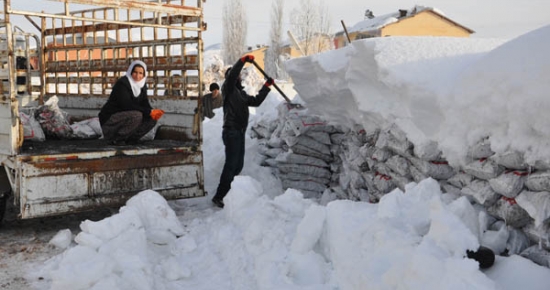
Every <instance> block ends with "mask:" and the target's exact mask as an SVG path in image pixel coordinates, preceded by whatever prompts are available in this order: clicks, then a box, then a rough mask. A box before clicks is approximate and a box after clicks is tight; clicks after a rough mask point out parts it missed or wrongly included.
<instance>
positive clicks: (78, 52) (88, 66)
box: [4, 0, 206, 101]
mask: <svg viewBox="0 0 550 290" xmlns="http://www.w3.org/2000/svg"><path fill="white" fill-rule="evenodd" d="M4 1H6V9H5V10H6V14H7V15H9V14H13V15H23V16H25V17H26V18H27V19H29V20H30V21H31V24H33V25H34V26H35V27H36V26H38V27H39V28H40V30H41V39H42V48H41V49H42V61H41V65H40V67H41V69H43V75H44V83H45V85H44V86H43V91H42V94H41V95H42V96H43V97H45V98H47V97H49V96H52V95H57V96H67V97H70V96H71V95H79V96H102V97H107V96H108V95H109V93H110V89H111V87H112V85H113V83H114V80H116V79H117V78H119V77H121V76H122V75H123V74H124V72H125V71H126V69H127V67H128V65H129V64H130V62H131V61H132V60H134V59H141V60H143V61H144V62H145V63H146V64H147V65H148V73H149V76H148V87H149V88H150V89H151V93H152V95H153V97H164V96H161V95H163V93H164V90H169V89H171V88H172V87H174V86H176V84H181V86H182V95H183V97H185V98H193V99H195V98H196V99H199V98H201V97H202V91H203V84H202V81H201V79H202V74H203V73H202V72H203V69H202V51H203V43H202V36H201V33H202V31H204V30H205V28H206V25H205V23H203V21H202V2H203V1H202V0H197V5H196V6H194V7H192V6H184V5H183V4H184V2H185V1H184V0H162V1H161V0H155V1H151V0H51V1H57V2H63V3H64V12H62V13H46V12H32V11H21V10H14V9H12V8H11V5H10V1H11V0H4ZM70 4H86V5H89V6H99V7H93V8H90V9H85V10H71V7H70ZM31 17H39V19H40V25H37V24H36V23H35V22H33V21H32V19H31ZM83 36H84V37H83ZM79 37H80V39H79ZM191 47H194V49H193V50H194V51H191V49H190V48H191ZM195 51H196V52H195ZM174 74H178V75H179V76H177V77H173V76H172V75H174ZM167 97H171V96H167ZM40 101H43V100H42V99H41V100H40Z"/></svg>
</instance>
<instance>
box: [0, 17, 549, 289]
mask: <svg viewBox="0 0 550 290" xmlns="http://www.w3.org/2000/svg"><path fill="white" fill-rule="evenodd" d="M549 31H550V29H549V27H547V28H545V29H542V30H540V31H537V32H536V33H534V34H532V35H527V36H526V38H525V41H519V42H517V43H515V44H514V43H512V45H508V46H501V47H500V48H497V49H495V48H496V47H499V45H500V44H501V43H502V42H498V41H481V40H479V41H474V40H469V41H468V40H466V41H465V42H464V43H463V42H459V41H457V40H449V39H443V40H442V41H441V42H438V41H437V40H438V39H429V40H428V41H432V42H433V45H432V46H431V47H432V48H433V50H432V51H431V52H430V51H426V50H420V49H419V50H418V51H417V54H411V55H403V54H402V53H401V52H400V51H399V48H400V47H403V46H399V45H396V44H399V42H402V43H405V44H407V45H409V46H410V45H412V46H413V47H415V46H419V47H423V46H422V45H421V44H420V43H419V42H417V40H416V39H409V40H407V39H406V38H402V39H401V38H396V40H395V42H393V46H392V45H390V44H391V43H390V42H391V40H390V39H389V38H387V39H381V40H380V41H379V42H373V41H369V40H366V41H360V42H357V43H356V45H354V46H353V47H350V48H347V49H345V50H339V51H334V52H332V53H331V54H328V55H323V56H316V57H312V58H309V59H298V60H296V61H294V62H293V63H291V65H292V66H294V67H293V68H292V67H290V69H291V70H294V71H295V72H296V71H299V70H301V69H307V71H308V75H303V79H300V78H296V77H294V81H295V83H296V89H297V91H298V92H299V93H300V95H301V97H302V99H304V100H305V101H306V102H307V105H308V107H309V108H310V109H311V110H312V111H313V110H315V111H317V112H320V113H323V112H324V113H326V114H327V115H335V114H338V115H339V116H353V115H354V113H357V114H359V115H361V116H363V117H365V118H366V117H367V116H366V114H365V112H367V111H368V112H374V113H377V114H378V116H376V117H377V118H378V117H380V116H382V117H383V118H384V119H386V120H390V121H395V122H397V123H400V124H402V125H403V127H404V128H405V129H408V130H406V131H407V133H408V134H409V137H410V138H411V139H413V140H420V141H422V139H426V138H428V137H431V138H434V139H437V141H439V142H441V143H442V144H447V147H445V148H444V149H446V153H447V156H448V157H449V158H450V159H453V160H455V161H456V162H457V163H459V162H460V159H461V157H462V156H463V152H464V151H465V147H467V146H468V145H470V143H469V142H473V140H475V139H476V137H478V136H480V134H488V133H491V132H495V133H497V134H496V137H495V138H496V139H495V140H494V143H495V146H497V148H495V149H498V147H507V146H512V147H513V148H515V149H525V148H528V149H529V148H530V149H536V150H535V151H533V150H531V151H528V152H529V154H530V155H529V157H531V158H532V159H541V158H546V157H547V156H548V155H547V154H546V152H547V151H546V150H545V149H544V148H542V145H541V144H546V143H545V142H546V141H545V140H546V136H547V134H540V133H544V132H545V131H544V130H545V129H544V128H548V126H546V125H548V124H547V123H545V122H546V120H547V117H546V111H547V110H546V108H547V107H548V106H547V102H548V101H547V100H545V98H546V96H547V94H545V92H547V91H548V90H546V87H545V86H548V82H542V81H541V80H540V79H534V80H533V78H531V77H530V78H527V76H528V74H527V73H525V74H524V72H525V71H528V72H534V73H535V74H536V76H537V77H543V76H547V75H548V67H550V66H548V60H549V59H550V58H549V57H548V56H546V55H545V54H544V53H541V51H543V50H544V51H547V50H545V49H547V48H548V47H547V46H548V44H547V43H538V42H537V45H533V44H532V43H531V41H535V40H536V39H548V34H549ZM372 45H378V46H379V47H381V48H385V49H382V50H379V53H378V54H377V55H370V56H369V55H364V56H363V57H361V52H362V51H364V52H372V51H373V50H372V49H364V48H366V47H369V46H372ZM386 45H387V46H386ZM437 48H439V49H437ZM392 49H393V50H394V53H393V54H392V53H391V51H392ZM525 49H527V51H526V52H525V51H524V52H523V54H521V55H522V57H519V56H518V55H517V52H521V51H522V50H525ZM539 49H540V51H539ZM423 51H424V52H425V53H426V54H427V53H439V55H438V56H437V57H434V55H433V54H430V55H424V56H423V55H422V52H423ZM346 55H347V56H351V58H350V59H352V60H353V61H349V59H348V57H347V56H346ZM392 55H393V57H391V56H392ZM487 55H489V57H486V56H487ZM411 58H412V59H413V61H404V60H407V59H409V60H411ZM495 58H497V60H500V61H497V60H495ZM520 58H521V59H522V61H519V60H518V59H520ZM533 58H536V59H535V60H533ZM318 59H322V61H317V60H318ZM361 60H363V61H366V62H370V63H364V64H363V65H364V66H365V67H373V65H377V66H376V68H379V67H380V68H382V70H381V71H378V72H376V74H375V75H369V74H368V73H370V72H372V70H369V71H366V72H367V74H365V70H361V69H360V68H361V66H360V64H361V63H360V62H359V61H361ZM434 60H437V61H434ZM476 60H481V61H480V62H476ZM490 60H495V62H491V61H490ZM504 60H506V61H504ZM512 60H517V61H512ZM392 62H393V64H394V65H388V66H380V64H381V63H385V64H391V63H392ZM300 63H301V64H303V66H297V65H296V64H300ZM499 63H503V65H504V64H508V65H510V66H511V67H508V68H503V67H501V66H499V65H498V64H499ZM369 65H370V66H369ZM430 67H431V69H429V68H430ZM491 68H494V70H491ZM462 71H470V72H472V73H471V74H468V73H465V74H459V72H462ZM334 72H338V73H343V75H344V76H345V78H342V77H341V76H340V77H336V76H333V77H330V75H331V73H334ZM506 72H508V74H507V73H506ZM499 74H500V75H501V76H500V77H499V76H498V75H499ZM502 75H504V77H503V76H502ZM327 76H329V77H327ZM484 77H486V78H487V79H484ZM372 78H378V81H377V82H374V81H370V82H369V80H370V79H372ZM380 79H382V80H383V81H380ZM495 79H501V80H502V79H503V80H505V81H504V82H501V83H495ZM511 79H513V82H512V83H510V82H511ZM411 83H412V84H414V85H411ZM435 83H437V84H438V85H437V86H435V85H433V84H435ZM457 83H458V84H459V85H460V86H459V87H460V90H458V88H457V87H456V86H457ZM472 83H474V84H475V86H474V87H471V84H472ZM369 84H372V85H370V86H369ZM380 84H384V86H380ZM510 86H512V87H513V89H514V91H513V92H514V93H508V92H509V90H510ZM487 87H490V88H493V89H492V90H489V89H487ZM366 88H371V89H372V91H368V90H367V89H366ZM457 91H460V92H461V94H458V93H457ZM388 92H392V93H391V94H390V93H388ZM396 92H397V93H396ZM465 95H467V96H468V97H467V98H466V97H464V96H465ZM361 96H365V97H364V98H361ZM441 96H451V97H452V100H453V102H454V103H452V104H449V103H444V102H442V101H441V100H440V99H439V98H440V97H441ZM498 96H499V97H500V99H498V100H495V98H496V97H498ZM518 96H521V97H522V98H523V100H525V99H526V98H527V99H528V100H530V101H532V102H526V103H528V104H524V105H523V106H517V104H518V102H517V100H516V98H517V97H518ZM385 97H387V98H385ZM390 97H393V98H396V97H397V99H391V98H390ZM334 98H337V99H338V102H335V101H334ZM370 98H375V99H370ZM474 100H475V101H479V100H486V101H488V103H489V104H491V102H493V103H492V104H493V105H494V106H497V105H498V104H501V102H507V103H510V104H515V106H508V107H506V108H503V107H498V108H499V110H498V111H495V112H498V116H496V115H497V113H490V112H489V113H487V112H484V113H485V114H484V115H483V116H482V117H483V118H481V117H479V116H478V115H477V114H472V115H469V114H468V118H466V119H464V118H462V119H461V120H462V122H461V123H460V124H458V123H457V122H456V120H457V118H458V117H459V114H457V113H461V112H464V113H467V112H469V110H470V109H475V104H479V103H476V102H474ZM279 101H280V98H277V96H276V95H275V94H271V95H270V96H269V97H268V100H267V101H266V102H265V103H264V104H263V105H262V106H261V107H260V108H259V109H258V110H256V116H255V118H262V117H266V116H268V115H270V116H272V115H274V114H276V113H275V112H274V108H275V106H276V105H277V104H278V102H279ZM334 102H335V103H334ZM453 104H454V105H458V107H459V108H460V111H458V112H457V109H456V108H455V107H453V106H454V105H453ZM427 106H429V107H428V108H430V110H429V111H430V112H432V113H433V112H435V113H437V112H439V113H437V114H426V110H427ZM446 108H449V111H446V110H445V109H446ZM453 108H454V110H451V109H453ZM515 109H517V110H515ZM396 112H398V113H396ZM517 112H520V113H521V112H532V114H533V115H534V116H529V118H531V119H533V120H537V122H542V123H536V124H535V123H533V122H526V123H519V122H516V121H517V119H516V118H515V117H517V115H516V113H517ZM216 113H217V114H216V117H215V118H214V119H212V120H207V121H205V122H204V146H203V151H204V157H205V187H206V189H207V191H208V192H210V193H212V192H214V191H215V188H216V186H217V181H218V178H219V174H220V171H221V167H222V166H223V158H224V156H223V144H222V142H221V138H220V136H221V123H222V120H221V119H222V113H221V112H220V111H219V110H218V111H216ZM400 113H401V114H400ZM447 113H448V114H447ZM422 116H423V118H422ZM427 116H428V117H427ZM446 116H449V118H443V117H446ZM476 116H477V117H476ZM369 117H371V116H369ZM436 117H438V118H439V117H441V118H443V119H442V120H443V121H442V122H438V120H441V119H436ZM537 117H538V118H537ZM531 119H530V120H531ZM369 120H370V119H369ZM378 120H379V119H378ZM486 120H495V122H488V123H484V122H485V121H486ZM496 120H499V121H500V122H496ZM340 122H346V121H345V118H340ZM433 122H436V124H443V125H442V127H438V126H434V124H433ZM502 122H506V124H508V125H512V126H511V128H513V130H510V131H508V133H509V134H504V133H503V131H502V130H501V129H502V126H500V124H501V123H502ZM445 124H447V125H445ZM482 124H486V125H488V126H481V125H482ZM543 125H545V126H543ZM445 126H456V127H457V132H458V136H460V137H461V138H460V143H459V144H462V145H460V146H462V147H460V146H457V145H456V144H454V143H453V144H454V145H453V146H451V145H452V144H450V143H445V142H448V141H449V139H447V138H446V137H445V136H449V135H450V134H447V135H446V134H444V133H445V132H446V131H445V130H443V131H445V132H443V133H442V130H441V128H448V127H445ZM474 128H476V129H477V128H479V129H480V130H479V131H475V132H473V131H474V130H473V129H474ZM522 128H523V129H524V130H526V131H527V132H530V133H532V134H531V135H525V134H527V133H522V132H523V131H521V129H522ZM418 132H422V134H419V133H418ZM472 132H473V133H472ZM533 132H534V133H533ZM498 133H500V134H498ZM515 134H523V135H522V136H523V137H526V138H527V137H529V138H527V139H526V140H524V142H521V143H518V142H513V141H514V139H513V137H514V136H515ZM537 135H540V136H541V137H539V138H538V139H537V138H534V137H533V136H537ZM257 145H258V144H257V142H256V141H255V140H252V139H247V156H246V160H245V164H246V165H245V169H244V170H243V172H242V174H241V176H239V177H237V178H236V179H235V181H234V183H233V188H232V190H231V192H230V193H229V195H228V196H227V197H226V199H225V203H226V207H225V208H224V209H222V210H220V209H217V208H214V207H212V205H211V203H210V200H209V197H206V198H199V199H193V200H180V201H173V202H169V203H166V202H165V201H164V199H162V198H160V196H158V195H157V194H156V193H155V192H153V191H145V192H142V193H140V194H138V195H136V196H135V197H134V198H132V199H131V200H130V201H129V202H128V203H127V205H126V206H125V207H123V208H121V210H120V211H119V212H117V213H114V214H113V215H112V216H110V217H107V216H108V212H100V213H96V214H94V215H78V216H70V217H62V218H52V219H44V220H36V221H25V222H10V223H8V224H7V227H5V228H2V229H1V230H0V238H1V239H0V241H1V243H0V244H1V245H0V251H1V252H0V255H1V258H2V259H1V262H0V286H2V288H4V289H73V290H74V289H113V290H116V289H199V290H201V289H239V290H241V289H316V290H317V289H408V290H416V289H418V290H420V289H422V290H430V289H434V290H435V289H438V290H440V289H457V290H458V289H505V290H506V289H510V290H512V289H528V290H538V289H540V290H543V289H544V290H546V289H549V288H550V269H548V268H545V267H541V266H538V265H536V264H534V263H533V262H531V261H530V260H527V259H524V258H522V257H520V256H517V255H513V256H511V257H497V260H496V263H495V265H494V266H493V267H492V268H490V269H488V270H483V271H481V270H479V268H478V265H477V263H476V262H475V261H473V260H471V259H467V258H465V257H464V256H465V252H466V250H467V249H475V248H477V247H478V246H479V243H480V242H479V239H478V236H477V235H476V234H475V233H476V232H477V231H479V230H480V229H481V228H482V225H480V223H481V219H480V218H479V216H478V215H477V212H476V210H475V208H474V207H473V206H472V205H471V203H470V202H469V201H468V200H467V199H466V198H464V197H462V198H457V197H456V196H452V195H448V194H442V193H441V191H440V189H439V188H440V187H439V184H437V183H436V182H434V180H431V179H426V180H424V181H422V182H420V183H419V184H414V183H412V184H409V185H408V186H407V188H406V190H405V192H402V191H400V190H395V191H393V192H391V193H389V194H387V195H385V196H384V197H383V198H382V199H381V200H380V202H379V203H378V204H370V203H364V202H352V201H346V200H340V201H333V202H331V203H329V204H328V205H326V206H325V205H321V204H319V203H317V202H316V201H313V200H308V199H304V198H303V197H302V195H301V194H300V193H299V192H297V191H295V190H292V189H290V190H287V191H285V192H283V191H282V190H281V185H280V184H279V182H278V180H276V179H275V178H274V177H273V175H272V174H271V172H270V171H269V169H267V168H263V167H260V166H259V165H258V163H259V162H258V161H257V160H256V158H257V154H256V151H257ZM514 146H516V147H514ZM522 146H523V147H522ZM525 151H526V150H525ZM526 152H527V151H526ZM87 219H88V220H93V221H96V222H91V221H85V220H87ZM67 229H68V230H70V235H66V234H67V231H64V230H67ZM54 236H55V238H54ZM50 242H51V243H52V244H50ZM496 242H498V240H497V241H496ZM53 244H55V245H56V246H54V245H53Z"/></svg>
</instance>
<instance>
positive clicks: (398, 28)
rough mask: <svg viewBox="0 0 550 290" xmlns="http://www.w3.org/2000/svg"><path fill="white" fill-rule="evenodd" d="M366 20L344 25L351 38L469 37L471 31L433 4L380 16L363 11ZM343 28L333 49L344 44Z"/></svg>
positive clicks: (335, 39) (337, 34)
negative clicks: (347, 26)
mask: <svg viewBox="0 0 550 290" xmlns="http://www.w3.org/2000/svg"><path fill="white" fill-rule="evenodd" d="M365 17H366V19H365V20H363V21H361V22H359V23H357V24H355V25H354V26H352V27H351V28H347V30H348V34H349V38H350V40H351V41H354V40H357V39H364V38H370V37H386V36H450V37H469V36H470V35H471V34H472V33H474V31H473V30H472V29H470V28H468V27H465V26H463V25H461V24H459V23H457V22H456V21H454V20H452V19H450V18H448V17H447V16H445V14H444V13H443V12H442V11H440V10H438V9H436V8H433V7H423V6H415V7H414V8H412V9H410V10H402V9H400V10H398V11H397V12H394V13H389V14H385V15H381V16H374V14H373V13H372V11H370V10H367V11H366V13H365ZM348 43H349V42H348V39H347V36H346V33H345V31H339V32H338V33H336V34H335V36H334V46H335V48H339V47H343V46H346V45H347V44H348Z"/></svg>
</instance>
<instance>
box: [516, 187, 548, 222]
mask: <svg viewBox="0 0 550 290" xmlns="http://www.w3.org/2000/svg"><path fill="white" fill-rule="evenodd" d="M516 202H517V203H518V204H519V206H521V207H522V208H523V209H525V210H526V211H527V213H529V215H530V216H531V217H532V218H534V219H535V226H537V227H538V226H540V225H541V224H542V223H544V222H545V221H546V220H547V219H548V218H550V192H547V191H539V192H533V191H527V190H524V191H522V192H521V193H520V194H519V195H518V196H517V197H516Z"/></svg>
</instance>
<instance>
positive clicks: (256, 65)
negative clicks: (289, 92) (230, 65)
mask: <svg viewBox="0 0 550 290" xmlns="http://www.w3.org/2000/svg"><path fill="white" fill-rule="evenodd" d="M252 63H253V64H254V66H255V67H256V68H257V69H258V70H259V71H260V72H261V73H262V74H263V75H264V77H265V78H266V79H269V78H270V77H269V76H268V75H267V74H266V73H265V71H264V70H263V69H262V68H261V67H260V65H259V64H258V63H257V62H256V61H255V60H253V61H252ZM273 86H274V87H275V89H277V91H278V92H279V94H281V96H283V98H285V100H286V102H287V103H288V105H289V106H290V107H291V108H296V109H303V106H302V105H301V104H295V103H292V102H291V101H290V99H289V98H288V97H287V96H286V95H285V93H283V91H282V90H281V89H280V88H279V86H277V84H276V83H275V82H273Z"/></svg>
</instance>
